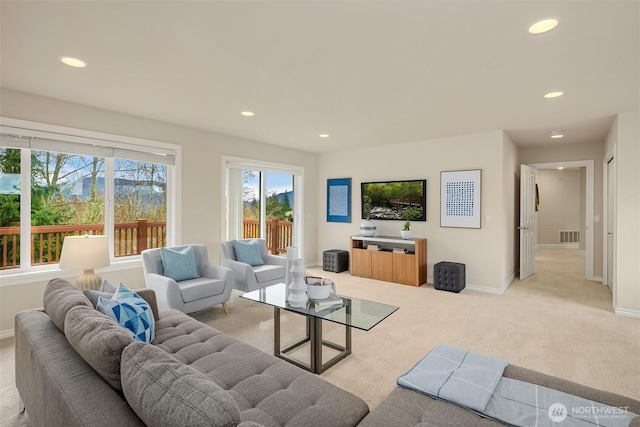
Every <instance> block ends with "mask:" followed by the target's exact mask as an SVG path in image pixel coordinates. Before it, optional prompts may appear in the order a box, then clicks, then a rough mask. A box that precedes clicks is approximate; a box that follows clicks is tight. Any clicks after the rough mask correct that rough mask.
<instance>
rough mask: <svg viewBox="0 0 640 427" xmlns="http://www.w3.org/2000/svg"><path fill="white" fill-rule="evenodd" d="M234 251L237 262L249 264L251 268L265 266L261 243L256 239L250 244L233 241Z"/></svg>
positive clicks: (249, 242) (250, 241)
mask: <svg viewBox="0 0 640 427" xmlns="http://www.w3.org/2000/svg"><path fill="white" fill-rule="evenodd" d="M233 251H234V252H235V253H236V260H238V261H240V262H244V263H245V264H249V265H250V266H256V265H264V260H263V259H262V253H261V252H260V242H259V241H258V240H256V239H253V240H249V241H248V242H241V241H240V240H234V241H233Z"/></svg>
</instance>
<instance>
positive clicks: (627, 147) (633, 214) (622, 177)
mask: <svg viewBox="0 0 640 427" xmlns="http://www.w3.org/2000/svg"><path fill="white" fill-rule="evenodd" d="M614 145H615V146H616V158H615V159H616V203H617V206H616V233H615V245H616V270H615V279H614V280H615V282H616V285H615V286H616V291H617V298H616V302H617V306H616V307H614V309H615V311H616V313H620V314H627V315H634V316H640V167H639V166H638V165H640V112H638V111H634V112H629V113H621V114H619V115H618V117H617V119H616V121H615V122H614V124H613V126H612V128H611V131H610V132H609V136H608V138H607V141H606V148H607V151H608V150H609V149H610V148H611V147H613V146H614ZM601 163H602V162H601Z"/></svg>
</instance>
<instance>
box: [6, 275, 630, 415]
mask: <svg viewBox="0 0 640 427" xmlns="http://www.w3.org/2000/svg"><path fill="white" fill-rule="evenodd" d="M136 292H138V294H140V296H142V297H143V298H144V299H145V300H146V301H147V302H148V303H149V305H150V306H151V309H152V311H153V314H154V318H155V319H156V321H155V340H154V341H153V343H152V344H151V345H150V344H143V343H139V342H134V341H133V340H132V339H131V338H129V336H128V335H127V334H126V333H124V332H123V330H122V329H121V328H120V327H119V326H118V325H117V324H116V323H115V321H113V320H111V319H110V318H108V317H106V316H104V315H102V313H99V312H98V311H96V310H95V309H94V308H93V305H92V304H91V302H90V301H89V299H87V298H86V297H85V296H84V295H83V294H82V293H80V291H78V290H77V289H76V288H75V287H74V286H73V285H71V284H70V283H69V282H67V281H65V280H62V279H54V280H52V281H51V282H50V283H49V284H48V286H47V290H46V291H45V296H44V310H27V311H23V312H21V313H18V314H17V315H16V318H15V343H16V344H15V351H16V387H17V389H18V392H19V394H20V397H21V400H22V402H24V405H25V407H26V410H27V412H28V415H29V419H30V422H31V425H33V426H91V427H93V426H143V425H152V426H199V425H203V426H204V425H206V426H233V425H239V426H242V427H252V426H288V427H291V426H305V427H314V426H355V425H361V426H369V427H372V426H375V427H389V426H420V427H428V426H493V425H501V424H500V423H497V422H495V421H492V420H488V419H485V418H482V417H480V416H479V415H477V414H475V413H473V412H470V411H468V410H465V409H462V408H460V407H458V406H455V405H453V404H450V403H447V402H444V401H441V400H434V399H432V398H430V397H428V396H425V395H422V394H420V393H416V392H414V391H410V390H407V389H403V388H400V387H398V388H396V389H395V390H394V391H392V392H391V393H390V394H389V396H388V397H387V398H386V399H385V400H384V401H383V402H382V403H381V404H380V405H378V406H377V407H376V408H375V409H374V410H373V411H372V412H371V413H369V408H368V407H367V405H366V403H365V402H364V401H363V400H362V399H360V398H359V397H357V396H355V395H353V394H351V393H349V392H347V391H345V390H343V389H340V388H338V387H336V386H334V385H332V384H330V383H329V382H327V381H325V380H324V379H322V378H321V377H319V376H317V375H313V374H310V373H308V372H306V371H304V370H302V369H299V368H297V367H295V366H293V365H291V364H289V363H287V362H284V361H282V360H281V359H278V358H276V357H274V356H272V355H270V354H267V353H264V352H262V351H260V350H258V349H256V348H254V347H252V346H250V345H248V344H246V343H243V342H241V341H239V340H237V339H235V338H233V337H231V336H229V335H226V334H224V333H222V332H220V331H218V330H216V329H214V328H211V327H209V326H207V325H205V324H203V323H201V322H198V321H196V320H194V319H193V318H191V317H190V316H188V315H186V314H184V313H181V312H179V311H176V310H166V311H163V312H161V313H158V310H157V304H156V301H155V294H154V292H153V291H152V290H150V289H142V290H138V291H136ZM505 376H509V377H512V378H516V379H522V380H524V381H529V382H533V383H536V384H540V385H545V386H548V387H551V388H557V389H560V390H563V391H567V392H569V393H573V394H576V395H579V396H582V397H585V398H589V399H592V400H595V401H599V402H602V403H605V404H608V405H611V406H616V407H628V408H629V410H630V411H632V412H635V413H639V412H640V402H638V401H636V400H633V399H629V398H626V397H623V396H619V395H615V394H613V393H608V392H603V391H599V390H595V389H592V388H589V387H585V386H582V385H579V384H575V383H572V382H569V381H564V380H561V379H558V378H554V377H550V376H547V375H543V374H540V373H537V372H533V371H530V370H527V369H523V368H519V367H517V366H513V365H511V366H509V367H507V370H506V371H505ZM631 425H633V426H640V419H638V418H636V419H635V420H634V421H633V423H632V424H631Z"/></svg>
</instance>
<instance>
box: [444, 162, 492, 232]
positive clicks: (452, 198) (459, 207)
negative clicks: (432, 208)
mask: <svg viewBox="0 0 640 427" xmlns="http://www.w3.org/2000/svg"><path fill="white" fill-rule="evenodd" d="M481 178H482V171H481V170H480V169H474V170H465V171H450V172H440V227H460V228H480V218H481V217H480V200H481V197H480V195H481V186H482V180H481Z"/></svg>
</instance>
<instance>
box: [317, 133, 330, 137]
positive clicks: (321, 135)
mask: <svg viewBox="0 0 640 427" xmlns="http://www.w3.org/2000/svg"><path fill="white" fill-rule="evenodd" d="M318 136H319V137H320V138H329V134H328V133H321V134H320V135H318Z"/></svg>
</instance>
